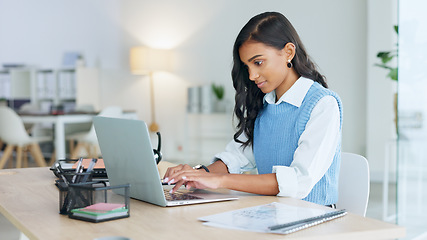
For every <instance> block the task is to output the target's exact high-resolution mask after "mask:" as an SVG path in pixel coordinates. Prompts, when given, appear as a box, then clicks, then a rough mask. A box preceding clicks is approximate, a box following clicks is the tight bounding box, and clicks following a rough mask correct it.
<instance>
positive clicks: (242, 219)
mask: <svg viewBox="0 0 427 240" xmlns="http://www.w3.org/2000/svg"><path fill="white" fill-rule="evenodd" d="M346 213H347V212H346V211H345V210H336V209H332V208H331V209H326V208H324V209H318V208H305V207H296V206H291V205H287V204H282V203H277V202H273V203H270V204H266V205H260V206H256V207H250V208H244V209H239V210H235V211H230V212H225V213H220V214H215V215H210V216H206V217H201V218H199V220H201V221H204V222H205V223H204V224H205V225H208V226H214V227H221V228H229V229H240V230H245V231H254V232H265V233H278V234H288V233H292V232H295V231H298V230H301V229H305V228H308V227H311V226H314V225H317V224H320V223H323V222H326V221H329V220H332V219H335V218H338V217H342V216H344V215H345V214H346Z"/></svg>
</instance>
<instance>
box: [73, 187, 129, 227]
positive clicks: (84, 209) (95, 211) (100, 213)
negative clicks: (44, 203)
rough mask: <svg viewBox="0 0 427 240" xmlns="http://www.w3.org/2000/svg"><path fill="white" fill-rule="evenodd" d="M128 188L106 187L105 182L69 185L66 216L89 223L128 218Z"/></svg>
mask: <svg viewBox="0 0 427 240" xmlns="http://www.w3.org/2000/svg"><path fill="white" fill-rule="evenodd" d="M129 188H130V185H129V184H123V185H118V186H107V185H106V184H105V182H88V183H75V184H69V186H68V192H69V193H68V194H69V195H68V196H69V201H71V203H70V202H68V203H67V204H68V206H69V207H68V208H67V210H68V216H69V217H70V218H74V219H79V220H84V221H89V222H103V221H108V220H113V219H119V218H125V217H129V214H130V211H129V210H130V208H129V201H130V198H129Z"/></svg>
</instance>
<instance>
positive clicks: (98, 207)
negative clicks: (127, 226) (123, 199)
mask: <svg viewBox="0 0 427 240" xmlns="http://www.w3.org/2000/svg"><path fill="white" fill-rule="evenodd" d="M128 212H129V211H128V209H127V208H125V205H124V204H117V203H96V204H93V205H90V206H87V207H84V208H76V209H73V210H71V213H72V216H73V217H80V218H86V219H92V220H104V219H110V218H117V217H122V216H127V215H128Z"/></svg>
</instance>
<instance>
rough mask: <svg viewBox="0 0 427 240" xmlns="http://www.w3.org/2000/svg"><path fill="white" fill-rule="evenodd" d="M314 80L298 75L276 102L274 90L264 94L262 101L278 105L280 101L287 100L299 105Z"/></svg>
mask: <svg viewBox="0 0 427 240" xmlns="http://www.w3.org/2000/svg"><path fill="white" fill-rule="evenodd" d="M313 83H314V81H313V80H311V79H308V78H305V77H300V78H299V79H298V80H297V81H296V82H295V83H294V84H293V85H292V86H291V88H289V90H288V91H286V92H285V93H284V94H283V95H282V97H281V98H280V99H279V100H278V101H277V102H276V90H274V91H271V92H269V93H267V94H265V96H264V102H267V103H268V104H276V105H279V104H280V103H282V102H287V103H289V104H292V105H294V106H296V107H300V106H301V103H302V101H303V100H304V98H305V95H307V92H308V90H309V89H310V87H311V85H313Z"/></svg>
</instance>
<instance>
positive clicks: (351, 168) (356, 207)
mask: <svg viewBox="0 0 427 240" xmlns="http://www.w3.org/2000/svg"><path fill="white" fill-rule="evenodd" d="M338 184H339V185H338V202H337V203H336V206H337V208H340V209H342V208H344V209H347V211H349V212H351V213H355V214H358V215H361V216H365V214H366V208H367V206H368V198H369V165H368V160H366V158H365V157H363V156H360V155H357V154H354V153H346V152H343V153H342V154H341V169H340V175H339V181H338Z"/></svg>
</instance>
